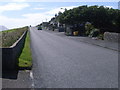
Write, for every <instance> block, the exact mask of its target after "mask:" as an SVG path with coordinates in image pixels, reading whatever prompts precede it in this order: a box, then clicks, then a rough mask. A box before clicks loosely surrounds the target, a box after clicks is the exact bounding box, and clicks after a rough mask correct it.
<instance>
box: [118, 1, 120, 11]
mask: <svg viewBox="0 0 120 90" xmlns="http://www.w3.org/2000/svg"><path fill="white" fill-rule="evenodd" d="M118 9H119V10H120V1H119V2H118Z"/></svg>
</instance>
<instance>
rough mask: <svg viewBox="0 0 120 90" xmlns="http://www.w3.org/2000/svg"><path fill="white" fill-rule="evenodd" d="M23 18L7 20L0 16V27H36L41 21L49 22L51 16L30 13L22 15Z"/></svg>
mask: <svg viewBox="0 0 120 90" xmlns="http://www.w3.org/2000/svg"><path fill="white" fill-rule="evenodd" d="M23 17H24V18H8V17H6V16H2V15H0V25H4V26H6V27H8V28H9V29H12V28H17V27H23V26H28V25H34V26H35V25H37V24H40V23H41V22H42V21H45V20H46V19H47V20H50V19H51V18H52V16H49V15H46V14H44V13H31V14H24V15H23Z"/></svg>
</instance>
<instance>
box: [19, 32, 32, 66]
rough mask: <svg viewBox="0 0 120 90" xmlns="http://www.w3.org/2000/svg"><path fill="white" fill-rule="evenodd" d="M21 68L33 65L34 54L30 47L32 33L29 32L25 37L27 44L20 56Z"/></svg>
mask: <svg viewBox="0 0 120 90" xmlns="http://www.w3.org/2000/svg"><path fill="white" fill-rule="evenodd" d="M18 60H19V68H31V67H32V54H31V49H30V35H29V32H28V33H27V36H26V39H25V45H24V48H23V50H22V53H21V55H20V57H19V59H18Z"/></svg>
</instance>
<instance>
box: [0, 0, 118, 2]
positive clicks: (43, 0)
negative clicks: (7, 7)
mask: <svg viewBox="0 0 120 90" xmlns="http://www.w3.org/2000/svg"><path fill="white" fill-rule="evenodd" d="M118 1H119V0H0V2H118Z"/></svg>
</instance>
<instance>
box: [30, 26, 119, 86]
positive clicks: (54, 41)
mask: <svg viewBox="0 0 120 90" xmlns="http://www.w3.org/2000/svg"><path fill="white" fill-rule="evenodd" d="M30 36H31V49H32V56H33V70H32V72H31V78H32V79H33V80H32V86H33V87H34V88H117V87H118V53H117V51H113V50H109V49H106V48H102V47H99V46H95V45H91V44H87V43H83V42H80V41H77V40H72V39H70V38H67V37H62V36H58V35H56V34H55V33H52V32H48V31H44V30H39V31H38V30H37V29H36V28H34V27H31V28H30Z"/></svg>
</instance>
